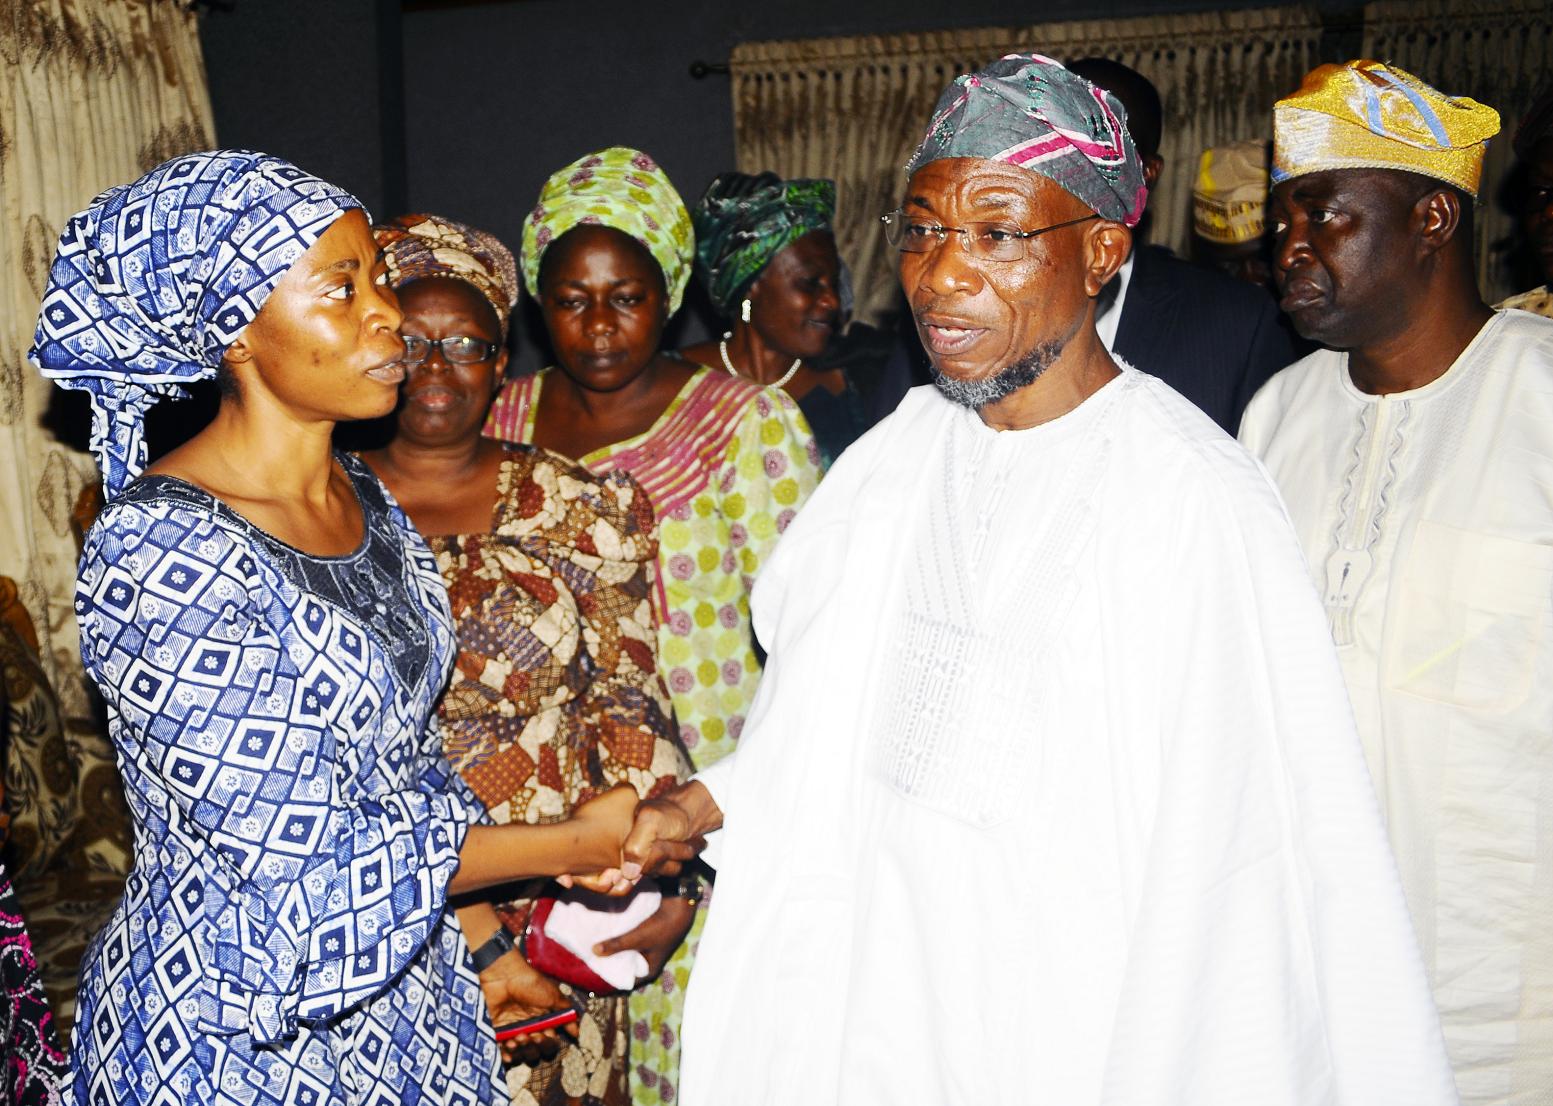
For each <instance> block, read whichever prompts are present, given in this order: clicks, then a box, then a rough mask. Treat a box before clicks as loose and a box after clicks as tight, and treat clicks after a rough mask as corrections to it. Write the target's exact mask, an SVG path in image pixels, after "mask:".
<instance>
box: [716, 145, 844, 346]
mask: <svg viewBox="0 0 1553 1106" xmlns="http://www.w3.org/2000/svg"><path fill="white" fill-rule="evenodd" d="M835 217H836V182H835V181H828V180H787V181H785V180H782V179H781V178H780V177H778V176H777V175H776V174H774V173H761V174H760V175H759V176H754V177H752V176H750V175H749V174H747V173H723V174H722V175H720V176H719V177H717V178H716V179H715V180H713V181H712V183H711V184H710V185H708V186H707V190H706V195H704V196H702V197H701V202H700V203H698V204H696V209H695V210H694V211H693V212H691V215H690V218H691V221H692V222H693V223H694V224H695V228H696V270H697V272H699V273H700V274H701V279H702V280H703V281H705V282H706V290H707V294H708V295H709V296H710V297H711V299H712V305H713V306H714V307H716V308H717V310H718V312H719V313H720V314H722V315H723V316H725V317H726V316H728V315H730V314H731V313H732V309H733V307H734V305H735V304H737V303H738V302H739V301H740V300H741V299H743V298H744V294H745V293H746V292H747V291H749V287H750V285H751V284H754V283H755V278H756V277H758V276H760V274H761V272H762V271H763V270H764V269H765V267H766V266H767V265H768V264H770V262H771V259H772V258H773V257H775V256H776V255H777V254H779V253H781V252H782V251H783V250H785V249H787V247H788V246H791V245H792V244H793V243H794V242H796V241H798V239H800V238H802V237H803V236H804V235H806V234H812V233H813V232H814V231H817V230H830V228H831V223H832V222H833V221H834V220H835Z"/></svg>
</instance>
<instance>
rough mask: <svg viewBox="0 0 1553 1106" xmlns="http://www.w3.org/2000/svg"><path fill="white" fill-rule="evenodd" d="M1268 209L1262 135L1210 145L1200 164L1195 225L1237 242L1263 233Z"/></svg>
mask: <svg viewBox="0 0 1553 1106" xmlns="http://www.w3.org/2000/svg"><path fill="white" fill-rule="evenodd" d="M1266 213H1267V143H1266V142H1265V141H1262V140H1259V139H1250V140H1248V141H1245V142H1231V143H1228V144H1227V145H1224V146H1210V147H1208V148H1207V149H1206V150H1204V151H1203V152H1202V158H1201V159H1200V160H1199V161H1198V163H1197V183H1196V184H1195V185H1193V187H1192V230H1193V232H1195V233H1196V235H1197V237H1199V238H1201V239H1204V240H1205V241H1208V242H1217V243H1219V244H1220V245H1225V246H1233V245H1238V244H1240V243H1242V242H1253V241H1255V240H1256V239H1258V238H1260V237H1262V231H1263V229H1264V227H1265V224H1266Z"/></svg>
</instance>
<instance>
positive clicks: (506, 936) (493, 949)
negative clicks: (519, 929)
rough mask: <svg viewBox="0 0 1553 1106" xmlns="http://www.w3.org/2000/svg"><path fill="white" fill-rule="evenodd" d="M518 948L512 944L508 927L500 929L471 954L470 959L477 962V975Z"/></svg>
mask: <svg viewBox="0 0 1553 1106" xmlns="http://www.w3.org/2000/svg"><path fill="white" fill-rule="evenodd" d="M516 947H517V946H516V945H514V944H513V943H512V934H510V933H508V932H507V927H506V926H500V927H498V928H497V930H496V932H495V933H493V934H491V936H490V938H489V939H488V940H487V941H486V942H485V944H483V945H481V946H480V947H479V948H477V949H475V950H474V951H472V952H471V953H470V954H469V956H470V958H471V959H472V960H473V961H474V962H475V972H476V974H478V973H480V972H483V971H485V969H486V968H489V967H490V966H491V965H492V964H494V963H496V961H498V960H500V959H501V958H502V957H504V956H506V955H507V954H508V953H509V952H511V951H512V950H513V949H514V948H516Z"/></svg>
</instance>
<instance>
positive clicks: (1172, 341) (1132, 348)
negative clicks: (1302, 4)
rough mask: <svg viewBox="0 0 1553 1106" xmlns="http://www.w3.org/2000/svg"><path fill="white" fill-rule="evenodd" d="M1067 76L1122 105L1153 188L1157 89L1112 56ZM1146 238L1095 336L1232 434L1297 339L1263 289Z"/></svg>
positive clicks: (1084, 63)
mask: <svg viewBox="0 0 1553 1106" xmlns="http://www.w3.org/2000/svg"><path fill="white" fill-rule="evenodd" d="M1068 69H1069V70H1071V71H1072V72H1074V73H1077V74H1078V75H1079V76H1081V77H1083V78H1084V79H1085V80H1087V81H1089V82H1090V83H1091V84H1095V85H1098V86H1099V87H1101V88H1103V89H1105V90H1106V91H1107V92H1110V93H1111V94H1112V95H1114V96H1116V97H1117V98H1118V99H1120V100H1121V102H1122V106H1123V107H1125V108H1126V109H1127V130H1128V132H1129V133H1130V134H1131V135H1132V140H1133V143H1134V144H1135V145H1136V146H1137V148H1138V152H1139V154H1140V155H1141V156H1142V160H1143V175H1144V180H1145V181H1146V182H1147V184H1148V185H1149V187H1150V189H1152V188H1153V186H1154V182H1155V181H1156V180H1158V179H1159V172H1160V169H1161V167H1162V166H1163V165H1164V162H1163V160H1162V159H1161V158H1160V156H1159V140H1160V134H1161V131H1162V129H1163V112H1162V110H1161V107H1160V100H1159V92H1158V90H1157V89H1155V87H1154V85H1153V84H1152V83H1151V82H1150V81H1149V79H1148V78H1147V77H1145V76H1144V75H1143V74H1141V73H1139V72H1138V71H1137V70H1135V69H1131V68H1129V67H1127V66H1125V65H1122V64H1121V63H1120V62H1116V61H1112V60H1110V59H1108V58H1084V59H1082V60H1079V61H1075V62H1071V63H1069V65H1068ZM1145 219H1147V216H1146V215H1145ZM1146 235H1147V224H1146V223H1145V224H1144V225H1143V226H1140V227H1139V228H1138V229H1137V230H1136V231H1135V232H1134V237H1133V241H1134V247H1133V251H1132V256H1131V257H1129V258H1128V259H1127V262H1126V263H1125V264H1124V265H1123V266H1122V268H1121V271H1120V272H1118V273H1117V275H1116V276H1115V277H1113V278H1112V280H1111V283H1110V284H1109V285H1108V286H1107V288H1106V289H1105V291H1103V292H1102V302H1101V303H1100V304H1099V305H1098V306H1097V312H1096V317H1095V327H1096V329H1097V330H1098V331H1099V333H1100V339H1101V341H1102V342H1103V343H1104V344H1105V346H1106V348H1107V349H1109V350H1110V351H1111V352H1112V353H1114V354H1116V355H1117V356H1119V357H1121V358H1123V359H1124V360H1126V361H1128V362H1131V363H1132V364H1134V365H1137V366H1138V367H1140V368H1142V369H1143V370H1144V371H1146V372H1149V373H1152V374H1153V375H1155V376H1157V377H1159V378H1160V379H1161V380H1163V381H1164V382H1165V383H1166V384H1169V385H1170V386H1171V387H1172V388H1174V389H1175V390H1176V391H1178V392H1180V393H1181V394H1182V395H1183V396H1185V397H1186V398H1187V399H1189V400H1191V401H1192V402H1193V403H1195V404H1196V405H1197V406H1198V407H1200V408H1202V410H1203V411H1204V412H1206V413H1207V414H1208V415H1209V417H1211V418H1212V419H1213V420H1214V421H1215V422H1217V423H1218V424H1219V425H1220V426H1222V427H1223V428H1224V429H1225V430H1226V431H1227V432H1228V433H1230V434H1231V435H1233V434H1234V433H1235V432H1236V430H1237V429H1238V428H1239V426H1240V414H1241V412H1242V411H1244V410H1245V407H1246V404H1247V403H1249V402H1250V401H1251V397H1252V396H1253V395H1255V394H1256V390H1257V389H1258V388H1260V387H1261V386H1262V385H1263V384H1264V383H1266V382H1267V380H1268V379H1269V378H1270V377H1271V376H1272V375H1273V374H1274V373H1275V372H1277V371H1278V370H1279V369H1281V368H1283V367H1284V366H1285V365H1290V364H1293V363H1294V361H1295V360H1296V359H1297V358H1298V357H1299V351H1298V350H1297V348H1296V346H1295V344H1294V338H1293V336H1292V335H1291V334H1290V333H1289V331H1288V330H1287V329H1286V328H1285V326H1284V323H1283V322H1282V319H1281V316H1280V314H1279V311H1278V304H1277V302H1276V301H1274V299H1273V298H1272V297H1271V296H1270V295H1268V294H1267V293H1266V292H1263V291H1261V290H1260V289H1257V288H1255V287H1252V286H1251V285H1249V284H1245V283H1244V282H1241V281H1237V280H1234V279H1232V278H1230V277H1228V276H1226V275H1224V274H1223V273H1220V272H1216V271H1213V270H1210V269H1206V268H1201V267H1199V266H1197V265H1193V264H1192V263H1191V262H1188V261H1184V260H1182V259H1181V258H1178V257H1176V256H1175V255H1174V254H1172V253H1171V252H1170V251H1169V250H1167V249H1165V248H1164V247H1163V246H1153V245H1148V244H1147V243H1146ZM1107 301H1108V302H1107Z"/></svg>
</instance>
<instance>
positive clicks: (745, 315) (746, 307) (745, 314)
mask: <svg viewBox="0 0 1553 1106" xmlns="http://www.w3.org/2000/svg"><path fill="white" fill-rule="evenodd" d="M739 318H741V319H743V320H744V321H745V322H749V321H750V301H749V300H745V301H744V302H743V303H741V304H740V305H739Z"/></svg>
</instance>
